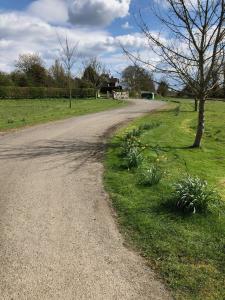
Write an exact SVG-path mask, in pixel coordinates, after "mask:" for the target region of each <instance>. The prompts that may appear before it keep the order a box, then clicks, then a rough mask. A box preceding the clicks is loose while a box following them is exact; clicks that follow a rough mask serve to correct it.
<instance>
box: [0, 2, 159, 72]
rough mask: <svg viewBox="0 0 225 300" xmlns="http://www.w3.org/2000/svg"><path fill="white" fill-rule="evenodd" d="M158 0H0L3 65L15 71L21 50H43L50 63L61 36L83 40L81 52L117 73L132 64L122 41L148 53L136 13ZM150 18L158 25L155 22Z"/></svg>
mask: <svg viewBox="0 0 225 300" xmlns="http://www.w3.org/2000/svg"><path fill="white" fill-rule="evenodd" d="M155 1H158V0H149V1H146V0H1V1H0V70H1V71H10V70H12V68H13V66H14V63H15V60H16V59H17V57H18V55H19V54H21V53H39V54H40V55H41V56H42V58H43V59H44V60H45V62H46V65H47V66H50V65H51V63H52V62H53V60H54V59H55V58H57V57H58V53H59V45H58V38H57V35H58V36H60V37H65V36H67V37H68V39H69V41H70V42H71V43H76V42H79V52H80V55H81V57H93V56H96V57H98V58H99V59H101V60H102V61H103V62H104V63H106V64H107V65H108V68H110V69H111V70H112V71H113V73H114V74H116V72H117V71H118V72H120V71H121V70H122V69H123V68H124V67H125V66H126V65H127V64H128V60H127V59H126V58H125V56H124V55H123V54H122V51H121V49H120V47H119V43H123V45H124V46H126V47H131V48H133V49H134V48H137V49H141V50H142V51H143V53H144V52H146V55H149V54H148V53H147V49H145V46H146V43H145V40H144V39H143V37H142V36H141V34H140V33H139V30H138V28H137V26H136V25H135V22H134V17H133V14H134V12H137V11H138V9H141V10H142V12H143V14H144V15H145V16H148V14H149V3H150V4H151V2H155ZM161 2H163V0H162V1H161ZM146 3H148V5H146ZM148 20H149V22H150V28H151V30H156V27H157V24H156V23H155V21H154V20H152V19H151V18H148Z"/></svg>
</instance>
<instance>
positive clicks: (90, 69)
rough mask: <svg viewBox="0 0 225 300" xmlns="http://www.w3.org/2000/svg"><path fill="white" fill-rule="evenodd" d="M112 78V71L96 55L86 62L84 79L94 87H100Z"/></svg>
mask: <svg viewBox="0 0 225 300" xmlns="http://www.w3.org/2000/svg"><path fill="white" fill-rule="evenodd" d="M109 78H110V72H109V71H108V70H107V69H106V67H105V65H104V64H102V63H101V61H99V60H98V59H97V58H96V57H94V58H91V59H89V60H87V61H85V62H84V73H83V76H82V80H84V81H86V82H89V83H90V84H91V85H92V86H93V87H94V88H96V89H100V88H101V87H102V85H103V84H104V83H105V82H107V81H108V80H109Z"/></svg>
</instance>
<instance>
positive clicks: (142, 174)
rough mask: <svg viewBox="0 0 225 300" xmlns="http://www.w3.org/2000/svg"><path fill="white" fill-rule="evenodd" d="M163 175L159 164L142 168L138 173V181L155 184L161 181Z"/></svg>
mask: <svg viewBox="0 0 225 300" xmlns="http://www.w3.org/2000/svg"><path fill="white" fill-rule="evenodd" d="M162 177H163V172H162V169H161V168H160V167H159V165H158V164H154V165H153V166H151V167H149V168H141V169H140V171H139V173H138V183H139V184H141V185H144V186H153V185H156V184H158V183H159V182H160V180H161V179H162Z"/></svg>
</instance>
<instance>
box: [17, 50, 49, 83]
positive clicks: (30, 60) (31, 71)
mask: <svg viewBox="0 0 225 300" xmlns="http://www.w3.org/2000/svg"><path fill="white" fill-rule="evenodd" d="M15 66H16V71H17V73H19V74H23V75H25V76H26V78H27V83H28V85H30V86H45V85H46V79H47V71H46V69H45V66H44V62H43V60H42V59H41V57H40V56H39V55H38V54H21V55H20V56H19V59H18V60H17V61H16V64H15Z"/></svg>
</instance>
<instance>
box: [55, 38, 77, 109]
mask: <svg viewBox="0 0 225 300" xmlns="http://www.w3.org/2000/svg"><path fill="white" fill-rule="evenodd" d="M58 40H59V44H60V48H61V49H60V57H61V61H62V64H63V66H64V69H65V70H66V74H67V85H68V90H69V99H70V103H69V107H70V108H72V80H73V76H72V69H73V67H74V65H75V63H76V62H77V55H78V53H77V50H78V43H76V44H71V43H70V42H69V40H68V37H67V36H66V37H65V39H64V40H62V39H61V38H60V37H58Z"/></svg>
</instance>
